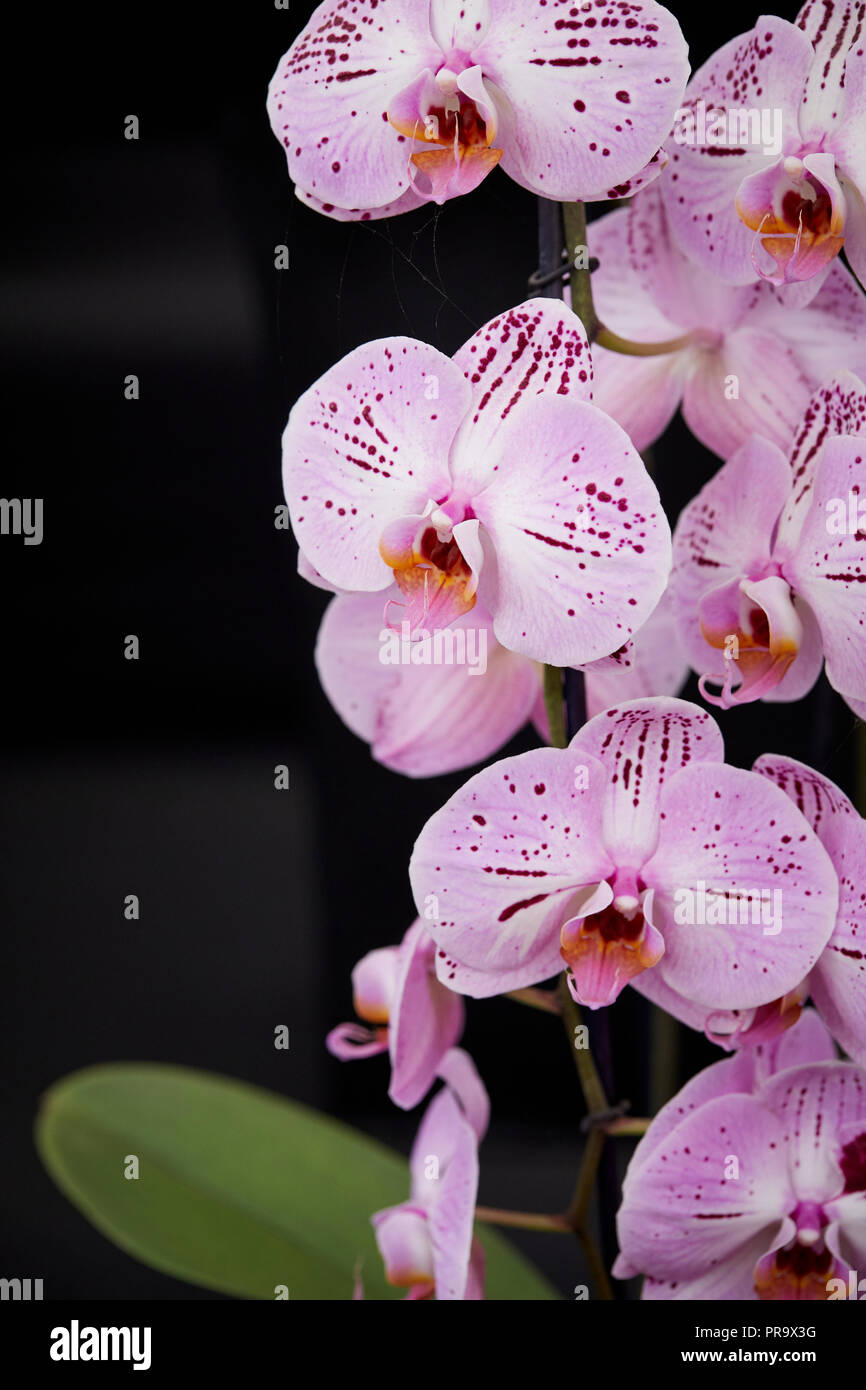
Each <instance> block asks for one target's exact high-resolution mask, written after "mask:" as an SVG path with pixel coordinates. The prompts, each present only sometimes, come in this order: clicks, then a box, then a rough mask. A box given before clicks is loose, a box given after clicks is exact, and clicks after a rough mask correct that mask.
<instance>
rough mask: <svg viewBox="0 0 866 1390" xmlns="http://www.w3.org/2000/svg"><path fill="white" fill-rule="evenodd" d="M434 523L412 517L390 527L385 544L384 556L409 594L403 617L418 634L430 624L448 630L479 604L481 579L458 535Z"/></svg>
mask: <svg viewBox="0 0 866 1390" xmlns="http://www.w3.org/2000/svg"><path fill="white" fill-rule="evenodd" d="M431 520H433V518H431V517H424V518H421V519H420V521H419V522H418V523H417V524H415V523H414V519H413V518H406V519H405V520H403V521H400V522H397V523H396V524H395V525H393V526H391V527H388V528H386V530H385V532H384V533H383V535H382V537H381V539H380V541H379V554H380V555H381V556H382V559H383V560H384V561H385V564H386V565H388V566H389V567H390V568H391V569H392V570H393V571H394V578H395V580H396V581H397V584H398V586H399V588H400V590H401V591H402V593H403V594H405V596H406V599H407V604H406V608H405V610H404V612H403V618H404V620H406V619H408V621H409V623H410V625H411V628H412V629H413V630H414V629H417V628H418V627H421V626H424V624H425V623H431V624H433V625H434V626H436V627H447V626H448V624H450V623H452V622H454V621H455V619H456V618H459V617H462V615H463V614H464V613H468V612H469V611H470V609H472V608H474V606H475V600H476V590H477V587H478V577H477V575H475V574H474V573H473V571H472V568H471V566H470V565H469V564H468V563H467V561H466V559H465V558H464V556H463V554H462V552H461V550H460V546H459V545H458V543H457V541H456V540H455V539H454V536H453V534H446V533H440V532H438V531H437V530H436V528H435V526H433V525H431V524H430V523H431ZM449 531H450V527H449ZM443 534H445V538H444V539H443Z"/></svg>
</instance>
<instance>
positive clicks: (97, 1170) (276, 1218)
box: [36, 1063, 557, 1300]
mask: <svg viewBox="0 0 866 1390" xmlns="http://www.w3.org/2000/svg"><path fill="white" fill-rule="evenodd" d="M36 1144H37V1148H38V1150H39V1154H40V1156H41V1158H42V1161H43V1163H44V1164H45V1167H46V1168H47V1169H48V1172H49V1173H50V1174H51V1176H52V1178H53V1179H54V1181H55V1182H56V1183H57V1185H58V1187H59V1188H60V1189H61V1191H62V1192H63V1193H64V1194H65V1195H66V1196H67V1197H68V1198H69V1199H70V1201H71V1202H73V1203H74V1205H75V1206H76V1207H78V1209H79V1211H81V1212H83V1213H84V1215H85V1216H86V1217H87V1218H88V1220H89V1221H91V1222H92V1223H93V1225H94V1226H96V1227H97V1229H98V1230H100V1231H101V1232H102V1233H103V1235H106V1236H108V1238H109V1239H110V1240H113V1241H114V1242H115V1244H116V1245H119V1246H120V1247H121V1249H123V1250H126V1251H127V1252H128V1253H129V1254H130V1255H134V1256H135V1257H136V1258H137V1259H139V1260H143V1261H144V1263H145V1264H149V1265H153V1266H154V1267H155V1268H156V1269H160V1270H162V1271H164V1272H165V1273H166V1274H171V1275H174V1276H175V1278H178V1279H187V1280H189V1281H190V1282H191V1283H194V1284H201V1285H204V1287H206V1288H211V1289H218V1290H220V1291H221V1292H223V1293H228V1294H234V1295H236V1296H238V1297H242V1298H258V1299H273V1298H274V1296H275V1290H276V1288H277V1286H278V1285H285V1286H286V1287H287V1288H288V1291H289V1297H290V1298H292V1299H316V1300H318V1299H348V1298H351V1296H352V1286H353V1271H354V1269H355V1267H356V1265H357V1264H358V1263H359V1261H360V1268H361V1277H362V1280H363V1283H364V1295H365V1298H367V1299H387V1298H400V1297H402V1290H399V1289H392V1288H390V1287H389V1286H388V1284H386V1282H385V1279H384V1273H383V1269H382V1260H381V1257H380V1256H379V1253H378V1250H377V1248H376V1243H375V1239H374V1236H373V1231H372V1228H371V1226H370V1216H371V1214H372V1213H373V1212H375V1211H378V1210H379V1209H380V1208H381V1207H386V1206H393V1205H394V1204H395V1203H397V1202H401V1201H403V1200H405V1198H406V1196H407V1195H408V1184H409V1175H408V1169H407V1165H406V1161H405V1159H403V1158H401V1157H400V1156H399V1155H397V1154H395V1153H392V1152H391V1151H390V1150H389V1149H386V1148H384V1147H383V1146H382V1145H381V1144H378V1143H376V1142H375V1141H374V1140H372V1139H368V1138H366V1137H365V1136H364V1135H362V1134H359V1133H358V1131H357V1130H353V1129H349V1128H348V1127H347V1126H346V1125H342V1124H340V1123H339V1122H338V1121H336V1120H332V1119H330V1118H329V1117H328V1116H326V1115H321V1114H319V1113H318V1112H316V1111H315V1110H310V1109H309V1108H308V1107H307V1106H305V1105H300V1104H298V1103H297V1102H296V1101H290V1100H285V1099H283V1098H282V1097H280V1096H277V1095H274V1094H272V1093H271V1092H268V1091H262V1090H259V1089H258V1088H256V1087H252V1086H247V1085H245V1084H243V1083H242V1082H239V1081H233V1080H231V1079H229V1078H227V1077H222V1076H214V1075H211V1074H209V1073H207V1072H200V1071H192V1070H189V1069H187V1068H184V1067H169V1066H157V1065H147V1064H138V1063H121V1064H117V1065H112V1066H102V1067H90V1068H87V1069H86V1070H84V1071H79V1072H74V1073H73V1074H72V1075H71V1076H67V1077H65V1078H64V1079H63V1080H61V1081H58V1082H57V1083H56V1084H55V1085H54V1086H52V1088H51V1089H50V1090H49V1091H48V1093H47V1094H46V1096H45V1097H44V1100H43V1103H42V1107H41V1109H40V1112H39V1116H38V1118H37V1122H36ZM133 1155H134V1156H135V1157H137V1159H138V1171H139V1176H138V1178H129V1177H126V1176H125V1175H124V1174H125V1170H126V1169H127V1167H129V1168H130V1169H131V1165H130V1163H129V1160H130V1157H131V1156H133ZM479 1235H480V1236H481V1239H482V1243H483V1245H484V1248H485V1251H486V1254H487V1262H488V1265H487V1268H488V1280H487V1296H488V1298H490V1299H520V1300H527V1299H532V1300H535V1299H548V1298H555V1297H556V1296H557V1295H556V1293H555V1292H554V1290H553V1289H552V1288H551V1287H550V1285H548V1284H547V1283H546V1282H545V1280H544V1279H543V1278H542V1277H541V1275H540V1274H538V1272H537V1271H536V1270H535V1269H534V1268H533V1267H532V1266H531V1265H530V1264H528V1263H527V1262H526V1261H525V1260H524V1259H523V1258H522V1256H520V1255H518V1254H517V1252H516V1251H515V1250H514V1248H513V1247H512V1246H511V1245H509V1244H508V1242H507V1241H506V1240H504V1239H503V1238H502V1237H501V1236H499V1235H498V1234H497V1233H496V1232H493V1231H491V1230H490V1229H489V1228H487V1227H479Z"/></svg>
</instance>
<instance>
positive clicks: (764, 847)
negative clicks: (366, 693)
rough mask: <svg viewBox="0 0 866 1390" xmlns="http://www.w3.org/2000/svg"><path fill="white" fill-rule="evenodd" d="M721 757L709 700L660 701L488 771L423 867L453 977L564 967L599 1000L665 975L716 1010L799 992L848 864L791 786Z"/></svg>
mask: <svg viewBox="0 0 866 1390" xmlns="http://www.w3.org/2000/svg"><path fill="white" fill-rule="evenodd" d="M723 758H724V750H723V745H722V737H721V733H720V732H719V729H718V726H717V725H716V723H715V722H714V720H713V719H712V718H710V716H709V715H708V714H707V713H706V711H703V710H701V709H699V708H698V707H697V706H696V705H693V704H690V703H688V702H686V701H683V700H672V699H664V698H656V699H649V700H633V701H629V702H627V703H625V704H622V705H618V706H615V707H614V708H613V709H609V710H606V711H605V712H604V713H603V714H599V715H596V717H595V718H594V719H591V720H590V721H589V723H588V724H586V725H584V727H583V728H582V729H581V730H580V731H579V733H578V734H577V735H576V736H575V738H573V739H572V741H571V743H570V744H569V746H568V748H567V749H555V748H540V749H536V750H535V751H533V752H530V753H523V754H520V755H519V756H517V757H511V758H505V759H503V761H502V762H499V763H494V764H493V766H492V767H488V768H485V769H484V770H483V771H481V772H479V773H476V775H475V776H474V777H472V778H470V780H469V781H468V782H467V783H466V784H465V786H464V787H462V788H461V790H460V791H458V792H457V793H456V794H455V795H454V796H452V797H451V799H450V801H448V802H446V804H445V806H444V807H442V809H441V810H440V811H438V812H437V813H436V814H435V815H434V816H433V817H432V818H431V819H430V820H429V821H428V822H427V824H426V826H425V827H424V828H423V830H422V831H421V834H420V836H419V837H418V840H417V842H416V845H415V849H414V852H413V855H412V860H411V863H410V868H409V874H410V879H411V882H412V889H413V893H414V895H415V901H416V904H418V907H419V911H424V912H425V913H426V920H427V921H428V924H429V928H430V932H431V935H432V936H433V938H434V940H435V941H436V944H437V947H438V950H437V956H436V968H437V972H438V974H439V977H440V979H442V980H443V981H444V982H445V983H446V984H447V985H449V986H450V987H451V988H452V989H456V990H459V991H460V992H461V993H463V994H469V995H472V996H475V997H478V998H481V997H484V996H487V995H491V994H501V993H504V992H505V991H506V990H513V989H518V988H521V987H523V986H526V985H532V984H536V983H538V982H539V981H542V980H546V979H548V978H549V977H550V976H552V975H554V974H556V973H557V971H559V970H561V969H562V968H563V965H565V966H566V967H567V968H568V971H569V977H568V978H569V987H570V989H571V992H572V994H573V996H574V997H575V999H577V1000H578V1002H579V1003H581V1004H585V1005H587V1006H588V1007H590V1008H600V1007H602V1006H603V1005H606V1004H610V1003H612V1002H613V1000H615V999H616V998H617V996H618V995H619V993H620V992H621V991H622V989H623V988H624V987H625V986H626V985H627V984H628V983H630V982H632V981H634V980H635V978H636V977H638V976H640V975H642V974H643V972H650V971H652V972H653V973H655V972H657V973H658V974H659V975H660V976H661V978H662V980H663V981H664V982H665V983H666V984H668V985H669V986H670V988H672V989H673V990H675V991H676V992H677V993H679V994H682V995H685V996H686V997H687V998H689V999H691V1000H694V1001H696V1002H697V1003H699V1004H701V1005H703V1006H705V1007H707V1008H713V1009H743V1008H755V1007H758V1006H760V1005H761V1004H765V1003H768V1002H770V1001H771V1000H773V999H776V998H778V997H779V996H781V995H783V994H785V993H786V992H787V991H788V990H790V989H793V988H794V987H795V985H797V984H798V983H799V982H800V981H801V980H802V979H803V977H804V976H805V975H806V974H808V972H809V970H811V968H812V966H813V965H814V963H815V961H816V960H817V959H818V956H819V955H820V953H821V951H822V949H823V947H824V945H825V944H826V942H827V939H828V937H829V936H830V933H831V931H832V930H833V924H834V921H835V916H836V905H837V901H838V892H839V890H838V883H837V880H836V873H835V870H834V869H833V865H832V864H831V862H830V860H829V858H828V856H827V852H826V850H825V849H824V848H823V846H822V845H821V843H820V841H819V840H818V838H817V836H816V835H815V833H814V831H813V830H812V829H811V827H810V826H809V825H808V824H807V822H806V821H805V819H804V818H803V816H802V815H801V814H800V812H799V811H798V810H797V808H796V807H795V806H794V805H792V803H791V802H790V800H789V799H788V798H787V797H786V796H785V794H784V793H783V792H782V791H780V789H779V788H778V787H775V786H773V785H772V783H770V782H768V781H767V780H766V778H762V777H758V776H756V774H755V773H753V772H746V771H744V770H742V769H740V768H735V767H728V766H726V765H725V763H724V762H723ZM763 904H766V905H767V906H768V907H769V905H770V904H772V909H773V912H772V917H771V916H770V914H769V912H765V911H764V907H763V906H761V905H763ZM759 906H760V921H758V917H759V912H758V907H759Z"/></svg>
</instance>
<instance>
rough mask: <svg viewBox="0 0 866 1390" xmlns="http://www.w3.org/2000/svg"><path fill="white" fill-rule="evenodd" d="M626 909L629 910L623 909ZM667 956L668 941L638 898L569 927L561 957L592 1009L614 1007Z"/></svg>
mask: <svg viewBox="0 0 866 1390" xmlns="http://www.w3.org/2000/svg"><path fill="white" fill-rule="evenodd" d="M623 909H625V910H623ZM663 954H664V942H663V941H662V940H661V937H660V936H659V934H658V933H657V932H656V931H654V929H653V928H652V927H651V926H650V924H649V923H648V922H647V921H646V919H645V918H644V915H643V912H642V911H641V909H640V907H639V905H638V901H637V899H634V900H629V902H628V904H626V903H624V901H623V900H622V899H616V900H615V901H614V902H613V903H611V904H610V905H609V906H608V907H606V908H603V909H602V911H601V912H598V913H594V914H593V915H592V916H590V917H586V918H582V919H581V918H573V919H572V920H571V921H570V922H566V923H565V925H564V926H563V928H562V931H561V933H560V955H561V956H562V958H563V960H564V961H565V963H566V965H567V966H568V968H569V969H570V971H571V974H572V976H573V978H574V982H575V989H576V991H577V996H578V998H579V999H580V1000H581V1001H582V1002H583V1003H584V1004H585V1005H586V1006H587V1007H588V1008H599V1007H601V1006H603V1005H605V1004H610V1003H613V1001H614V999H615V998H616V997H617V995H618V994H619V993H620V991H621V990H622V989H623V988H624V987H625V986H626V985H627V984H628V983H629V981H630V980H633V979H634V978H635V977H636V976H637V975H641V974H642V973H643V972H644V970H649V969H650V968H651V967H652V966H653V965H655V964H657V962H658V961H659V960H660V959H661V957H662V955H663Z"/></svg>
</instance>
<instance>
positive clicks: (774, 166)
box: [665, 0, 866, 302]
mask: <svg viewBox="0 0 866 1390" xmlns="http://www.w3.org/2000/svg"><path fill="white" fill-rule="evenodd" d="M858 12H859V6H857V5H852V4H851V3H849V0H845V3H838V0H808V3H807V4H805V5H804V6H803V8H802V10H801V11H800V13H799V15H798V17H797V20H796V23H795V24H789V23H787V22H786V21H785V20H783V19H778V18H776V17H775V16H774V15H769V16H768V15H762V16H761V18H760V19H759V20H758V22H757V24H756V25H755V28H754V29H753V30H751V32H749V33H747V34H742V35H740V37H739V38H736V39H732V40H731V41H730V43H726V44H725V45H724V47H722V48H720V49H719V51H718V53H716V54H715V55H714V56H713V57H712V58H710V60H709V61H708V62H707V63H705V64H704V66H703V67H702V68H701V69H700V70H699V71H698V72H696V73H695V74H694V76H693V78H692V80H691V82H690V83H689V86H688V89H687V91H686V97H685V104H684V106H683V108H682V109H681V111H680V112H679V113H678V116H677V120H676V122H675V125H674V134H673V137H672V142H671V144H670V146H669V149H670V151H671V163H670V167H669V170H668V175H667V178H666V188H665V194H666V198H667V204H668V210H669V212H670V216H671V220H672V223H673V226H674V230H675V232H676V235H677V236H678V238H679V239H680V241H681V243H682V245H683V248H684V249H685V250H686V251H687V252H688V254H689V255H690V256H691V257H693V258H694V259H695V260H696V261H697V262H698V263H699V264H700V265H703V266H704V267H705V268H706V269H708V270H712V271H713V272H714V273H715V274H717V275H720V276H721V277H722V279H724V280H728V281H730V282H731V283H732V284H735V285H745V284H748V283H750V282H751V281H753V280H755V279H763V280H769V281H770V282H771V283H772V284H775V285H796V284H802V283H803V282H805V281H811V285H810V286H805V285H804V288H803V290H802V291H799V292H798V295H797V298H798V299H800V302H802V300H803V299H804V298H805V297H806V296H807V295H809V294H811V293H813V292H814V291H815V290H817V288H818V286H819V284H820V283H821V280H822V278H823V277H824V276H825V275H826V273H827V270H828V268H829V266H830V263H831V261H832V260H833V258H834V257H835V256H837V255H838V254H839V251H840V250H841V248H842V246H843V245H844V247H845V250H846V253H847V256H848V260H849V262H850V264H851V267H852V269H853V270H854V273H855V274H856V275H857V276H858V277H859V278H860V279H863V278H864V275H866V208H864V202H863V194H864V191H866V121H864V113H866V105H864V77H866V49H864V45H863V43H862V42H861V41H860V39H861V23H862V14H859V16H858Z"/></svg>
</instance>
